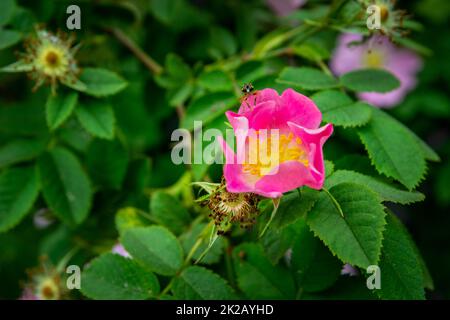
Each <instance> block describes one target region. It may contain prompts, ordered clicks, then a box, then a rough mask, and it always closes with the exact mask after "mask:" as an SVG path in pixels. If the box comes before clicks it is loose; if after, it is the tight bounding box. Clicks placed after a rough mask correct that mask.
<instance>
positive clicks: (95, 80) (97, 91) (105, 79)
mask: <svg viewBox="0 0 450 320" xmlns="http://www.w3.org/2000/svg"><path fill="white" fill-rule="evenodd" d="M79 80H80V82H81V83H83V84H84V85H85V87H84V88H83V87H78V88H77V87H74V89H76V90H80V89H81V91H82V92H83V93H86V94H88V95H91V96H94V97H105V96H110V95H113V94H116V93H118V92H120V91H122V90H123V89H125V87H126V86H127V82H126V81H125V80H124V79H123V78H122V77H121V76H119V75H118V74H116V73H115V72H112V71H109V70H106V69H101V68H85V69H84V70H83V72H82V73H81V75H80V79H79Z"/></svg>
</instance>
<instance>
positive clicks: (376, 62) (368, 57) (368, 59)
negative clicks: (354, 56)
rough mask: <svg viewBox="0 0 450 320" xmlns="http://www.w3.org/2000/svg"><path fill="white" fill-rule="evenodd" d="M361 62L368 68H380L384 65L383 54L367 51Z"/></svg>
mask: <svg viewBox="0 0 450 320" xmlns="http://www.w3.org/2000/svg"><path fill="white" fill-rule="evenodd" d="M363 60H364V64H365V65H366V66H367V67H369V68H381V67H382V66H383V64H384V57H383V54H382V53H381V52H378V51H376V50H368V51H367V53H366V54H365V55H364V57H363Z"/></svg>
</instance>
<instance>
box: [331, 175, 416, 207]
mask: <svg viewBox="0 0 450 320" xmlns="http://www.w3.org/2000/svg"><path fill="white" fill-rule="evenodd" d="M343 182H354V183H358V184H363V185H365V186H366V187H369V188H370V189H371V190H372V191H374V192H376V193H378V195H379V196H380V197H381V199H382V200H383V201H390V202H395V203H401V204H409V203H413V202H418V201H423V200H424V199H425V196H424V195H423V194H422V193H420V192H417V191H413V192H410V191H406V190H401V189H399V188H397V187H395V186H393V185H391V184H388V183H386V182H384V181H382V180H380V179H377V178H374V177H370V176H366V175H364V174H362V173H359V172H355V171H350V170H338V171H336V172H335V173H333V174H332V175H331V177H329V178H328V179H327V180H326V181H325V185H326V186H327V188H331V187H333V186H335V185H338V184H340V183H343Z"/></svg>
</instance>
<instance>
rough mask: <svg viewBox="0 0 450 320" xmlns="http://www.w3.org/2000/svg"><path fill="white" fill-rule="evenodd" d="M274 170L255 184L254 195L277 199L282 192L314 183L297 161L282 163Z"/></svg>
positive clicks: (303, 166) (307, 171)
mask: <svg viewBox="0 0 450 320" xmlns="http://www.w3.org/2000/svg"><path fill="white" fill-rule="evenodd" d="M275 170H276V173H275V174H270V175H266V176H264V177H262V178H261V179H260V180H259V181H257V182H256V185H255V191H254V193H256V194H260V195H262V196H264V197H268V198H278V197H281V195H282V194H283V193H284V192H287V191H290V190H293V189H296V188H298V187H300V186H302V185H308V184H311V183H313V182H314V181H313V180H312V178H311V175H310V172H309V170H308V169H307V168H306V167H305V165H303V164H302V163H301V162H298V161H286V162H283V163H281V164H280V165H279V166H278V167H277V168H275Z"/></svg>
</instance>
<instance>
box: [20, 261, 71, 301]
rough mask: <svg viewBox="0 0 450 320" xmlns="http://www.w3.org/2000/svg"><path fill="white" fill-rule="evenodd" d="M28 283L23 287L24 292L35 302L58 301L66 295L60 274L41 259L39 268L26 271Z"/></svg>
mask: <svg viewBox="0 0 450 320" xmlns="http://www.w3.org/2000/svg"><path fill="white" fill-rule="evenodd" d="M27 274H28V278H29V281H28V282H27V283H26V284H25V285H24V292H28V293H29V294H28V295H29V296H32V297H34V298H35V299H36V300H60V299H62V298H63V297H64V296H66V295H67V288H66V287H65V283H64V281H62V279H61V275H60V272H59V271H58V270H57V269H56V268H55V267H54V266H53V265H52V264H51V263H50V262H49V261H48V259H47V257H41V263H40V266H38V267H36V268H33V269H30V270H27Z"/></svg>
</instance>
